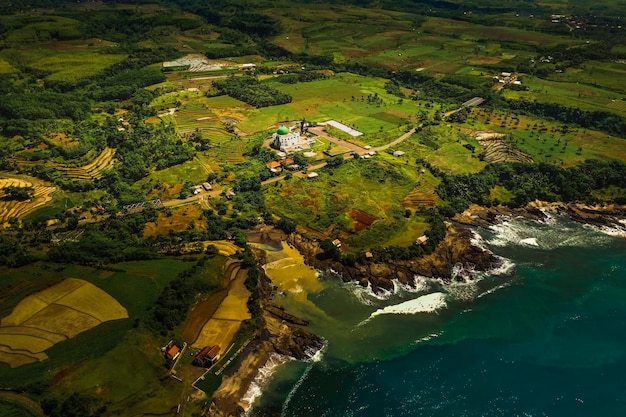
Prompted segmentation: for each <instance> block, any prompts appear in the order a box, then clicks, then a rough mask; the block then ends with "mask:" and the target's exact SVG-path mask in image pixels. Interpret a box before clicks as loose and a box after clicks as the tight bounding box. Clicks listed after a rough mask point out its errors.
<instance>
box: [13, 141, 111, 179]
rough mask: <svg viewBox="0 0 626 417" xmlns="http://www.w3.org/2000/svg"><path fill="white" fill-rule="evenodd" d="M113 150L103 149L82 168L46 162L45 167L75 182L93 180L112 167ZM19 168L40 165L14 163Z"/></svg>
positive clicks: (36, 162)
mask: <svg viewBox="0 0 626 417" xmlns="http://www.w3.org/2000/svg"><path fill="white" fill-rule="evenodd" d="M114 156H115V149H113V148H108V147H107V148H104V150H103V151H102V152H101V153H100V154H99V155H98V156H97V157H96V158H95V159H94V160H93V161H91V162H90V163H88V164H87V165H84V166H82V167H68V166H66V165H64V164H59V163H54V162H48V163H47V165H48V166H50V167H52V168H54V169H56V170H58V171H60V172H61V173H63V174H64V175H66V176H68V177H69V178H73V179H77V180H95V179H98V178H100V177H101V176H102V172H104V171H106V170H107V169H110V168H112V167H113V164H114V163H115V161H114V159H113V158H114ZM16 162H17V164H18V165H19V166H20V167H28V166H33V165H39V164H41V162H40V161H24V160H18V161H16Z"/></svg>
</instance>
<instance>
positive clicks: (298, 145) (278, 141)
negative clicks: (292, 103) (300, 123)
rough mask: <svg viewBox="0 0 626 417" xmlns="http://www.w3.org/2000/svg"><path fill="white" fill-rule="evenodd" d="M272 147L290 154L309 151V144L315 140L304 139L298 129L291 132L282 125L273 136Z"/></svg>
mask: <svg viewBox="0 0 626 417" xmlns="http://www.w3.org/2000/svg"><path fill="white" fill-rule="evenodd" d="M272 139H273V142H272V145H273V147H274V148H277V149H280V150H281V152H285V153H289V152H294V151H298V150H302V149H308V148H309V144H310V143H311V142H314V141H315V140H314V139H308V138H307V137H304V138H302V137H301V136H300V131H299V130H298V129H293V130H290V129H289V128H288V127H287V126H285V125H281V126H280V127H279V128H278V130H277V131H276V132H275V133H274V134H273V135H272Z"/></svg>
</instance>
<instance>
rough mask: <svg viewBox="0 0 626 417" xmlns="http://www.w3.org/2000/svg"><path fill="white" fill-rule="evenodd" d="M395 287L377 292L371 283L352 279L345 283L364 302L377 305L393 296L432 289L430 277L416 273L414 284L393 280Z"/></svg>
mask: <svg viewBox="0 0 626 417" xmlns="http://www.w3.org/2000/svg"><path fill="white" fill-rule="evenodd" d="M392 283H393V289H392V290H385V289H380V291H379V292H375V291H374V290H373V289H372V285H371V284H370V283H368V284H367V286H366V287H364V286H362V285H361V284H359V283H358V282H357V281H351V282H348V283H346V284H345V288H346V289H347V290H348V291H349V292H350V293H351V294H352V295H353V296H354V297H355V298H356V299H357V300H358V301H359V302H360V303H362V304H365V305H369V306H375V305H378V304H380V302H381V301H387V300H389V299H390V298H391V297H393V296H396V295H400V296H401V295H404V294H418V293H422V292H427V291H428V290H429V289H430V284H429V279H428V278H426V277H422V276H419V275H416V276H415V278H414V280H413V285H406V284H402V283H401V282H399V281H398V280H395V279H394V280H392Z"/></svg>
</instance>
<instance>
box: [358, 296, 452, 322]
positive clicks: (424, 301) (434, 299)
mask: <svg viewBox="0 0 626 417" xmlns="http://www.w3.org/2000/svg"><path fill="white" fill-rule="evenodd" d="M445 306H446V295H445V294H444V293H442V292H434V293H431V294H427V295H422V296H421V297H418V298H416V299H414V300H409V301H405V302H403V303H400V304H395V305H391V306H387V307H385V308H381V309H378V310H376V311H375V312H373V313H372V314H370V318H374V317H376V316H380V315H383V314H417V313H432V312H435V311H437V310H439V309H441V308H444V307H445Z"/></svg>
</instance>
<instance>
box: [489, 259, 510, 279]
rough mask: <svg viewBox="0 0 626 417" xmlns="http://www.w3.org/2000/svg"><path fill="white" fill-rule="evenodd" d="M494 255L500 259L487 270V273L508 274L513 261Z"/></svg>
mask: <svg viewBox="0 0 626 417" xmlns="http://www.w3.org/2000/svg"><path fill="white" fill-rule="evenodd" d="M496 257H497V258H498V259H499V260H500V263H499V264H498V265H497V266H494V267H493V268H491V269H490V270H489V271H487V273H488V274H489V275H508V274H509V273H510V272H511V271H512V270H513V268H515V263H514V262H513V261H511V260H510V259H507V258H503V257H502V256H497V255H496Z"/></svg>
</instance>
